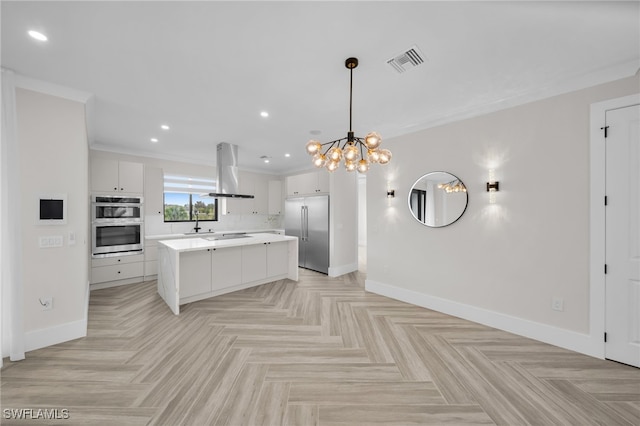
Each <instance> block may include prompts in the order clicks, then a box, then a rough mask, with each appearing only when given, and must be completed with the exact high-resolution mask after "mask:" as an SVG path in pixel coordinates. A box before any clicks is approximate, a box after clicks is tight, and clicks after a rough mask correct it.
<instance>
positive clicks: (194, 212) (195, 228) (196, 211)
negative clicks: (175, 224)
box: [193, 209, 201, 234]
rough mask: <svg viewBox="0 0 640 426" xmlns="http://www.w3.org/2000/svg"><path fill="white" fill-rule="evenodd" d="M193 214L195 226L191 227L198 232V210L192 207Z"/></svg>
mask: <svg viewBox="0 0 640 426" xmlns="http://www.w3.org/2000/svg"><path fill="white" fill-rule="evenodd" d="M193 215H194V216H195V217H196V226H195V227H194V228H193V229H194V230H195V231H196V234H197V233H198V231H199V230H200V229H201V228H200V227H199V226H198V215H199V213H198V210H196V209H194V210H193Z"/></svg>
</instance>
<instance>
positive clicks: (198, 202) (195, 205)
mask: <svg viewBox="0 0 640 426" xmlns="http://www.w3.org/2000/svg"><path fill="white" fill-rule="evenodd" d="M215 189H216V188H215V182H214V180H213V179H208V178H201V177H194V176H178V175H164V221H165V222H194V221H195V220H196V212H197V214H198V220H218V203H217V200H216V199H215V198H209V197H208V196H206V194H208V193H209V192H215Z"/></svg>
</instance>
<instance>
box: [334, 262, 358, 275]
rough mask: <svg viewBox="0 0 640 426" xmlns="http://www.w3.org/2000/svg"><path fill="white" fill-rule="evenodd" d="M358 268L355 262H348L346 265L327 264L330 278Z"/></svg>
mask: <svg viewBox="0 0 640 426" xmlns="http://www.w3.org/2000/svg"><path fill="white" fill-rule="evenodd" d="M357 270H358V264H357V263H349V264H347V265H338V266H329V273H328V275H329V276H330V277H331V278H335V277H339V276H341V275H344V274H348V273H350V272H355V271H357Z"/></svg>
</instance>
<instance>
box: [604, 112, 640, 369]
mask: <svg viewBox="0 0 640 426" xmlns="http://www.w3.org/2000/svg"><path fill="white" fill-rule="evenodd" d="M606 126H608V128H607V130H608V132H607V133H608V135H607V138H606V196H607V203H606V204H607V205H606V209H605V215H606V226H605V227H606V237H605V238H606V248H605V249H606V265H607V269H606V275H605V286H606V329H605V330H606V333H607V341H606V344H605V357H606V358H608V359H611V360H614V361H619V362H622V363H625V364H629V365H634V366H636V367H640V105H634V106H629V107H626V108H620V109H614V110H610V111H607V112H606Z"/></svg>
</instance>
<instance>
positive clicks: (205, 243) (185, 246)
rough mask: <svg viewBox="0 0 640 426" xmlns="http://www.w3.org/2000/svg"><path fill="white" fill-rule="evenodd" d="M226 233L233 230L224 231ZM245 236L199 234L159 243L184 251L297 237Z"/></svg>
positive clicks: (261, 234) (254, 234) (289, 239)
mask: <svg viewBox="0 0 640 426" xmlns="http://www.w3.org/2000/svg"><path fill="white" fill-rule="evenodd" d="M222 233H223V232H218V233H217V234H218V235H221V234H222ZM226 233H227V234H230V233H234V232H226ZM206 235H208V236H209V237H215V236H216V234H206ZM247 235H248V237H247V238H235V239H229V240H219V241H209V240H207V239H206V236H201V237H198V238H193V237H191V238H186V237H185V238H177V239H168V240H161V241H159V243H160V244H162V245H164V246H167V247H168V248H170V249H172V250H175V251H177V252H185V251H196V250H204V249H211V248H222V247H238V246H247V245H253V244H264V243H278V242H283V241H293V240H297V237H290V236H286V235H277V234H270V233H267V232H262V233H257V234H256V233H253V234H247Z"/></svg>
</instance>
